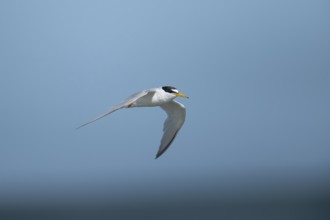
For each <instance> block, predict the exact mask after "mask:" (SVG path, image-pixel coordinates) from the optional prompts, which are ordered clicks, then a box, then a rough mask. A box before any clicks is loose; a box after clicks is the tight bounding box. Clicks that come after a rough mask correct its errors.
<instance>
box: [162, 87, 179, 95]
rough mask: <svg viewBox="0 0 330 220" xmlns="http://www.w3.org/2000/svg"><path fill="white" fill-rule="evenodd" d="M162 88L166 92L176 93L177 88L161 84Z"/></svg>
mask: <svg viewBox="0 0 330 220" xmlns="http://www.w3.org/2000/svg"><path fill="white" fill-rule="evenodd" d="M162 89H163V90H164V91H165V92H168V93H178V90H177V89H176V88H175V87H173V86H163V87H162Z"/></svg>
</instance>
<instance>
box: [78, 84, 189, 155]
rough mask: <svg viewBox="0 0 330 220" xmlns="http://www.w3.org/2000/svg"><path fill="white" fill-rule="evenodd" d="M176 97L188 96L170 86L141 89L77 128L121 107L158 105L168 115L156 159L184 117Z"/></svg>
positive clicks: (184, 112) (181, 106) (171, 139)
mask: <svg viewBox="0 0 330 220" xmlns="http://www.w3.org/2000/svg"><path fill="white" fill-rule="evenodd" d="M176 97H183V98H188V96H186V95H184V94H183V93H180V92H179V91H178V90H177V89H176V88H175V87H172V86H163V87H159V88H152V89H147V90H143V91H141V92H137V93H135V94H133V95H131V96H130V97H128V98H127V99H126V100H125V101H123V102H121V103H119V104H118V105H115V106H113V107H112V108H111V109H110V110H109V111H107V112H105V113H104V114H102V115H100V116H99V117H97V118H95V119H94V120H92V121H90V122H87V123H85V124H83V125H81V126H79V127H78V128H81V127H83V126H86V125H88V124H90V123H92V122H94V121H96V120H99V119H101V118H103V117H105V116H107V115H109V114H111V113H112V112H114V111H117V110H119V109H122V108H133V107H155V106H159V107H161V108H162V109H163V110H164V111H165V112H166V113H167V115H168V117H167V119H166V120H165V122H164V128H163V132H164V134H163V137H162V139H161V141H160V146H159V149H158V152H157V155H156V159H157V158H158V157H159V156H161V155H162V154H163V153H164V152H165V151H166V150H167V149H168V148H169V146H170V145H171V144H172V142H173V140H174V138H175V137H176V135H177V134H178V132H179V130H180V128H181V127H182V125H183V123H184V121H185V118H186V108H185V107H184V105H183V104H181V103H179V102H177V101H175V100H174V99H175V98H176ZM78 128H77V129H78Z"/></svg>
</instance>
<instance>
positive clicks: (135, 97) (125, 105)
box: [77, 90, 150, 129]
mask: <svg viewBox="0 0 330 220" xmlns="http://www.w3.org/2000/svg"><path fill="white" fill-rule="evenodd" d="M149 92H150V90H143V91H141V92H137V93H134V94H133V95H131V96H130V97H128V98H127V99H125V101H123V102H121V103H119V104H118V105H115V106H113V107H112V108H110V110H108V111H107V112H105V113H103V114H102V115H100V116H98V117H97V118H95V119H93V120H92V121H89V122H87V123H85V124H82V125H80V126H79V127H77V129H79V128H81V127H84V126H86V125H88V124H90V123H93V122H94V121H97V120H99V119H101V118H103V117H105V116H107V115H109V114H111V113H112V112H114V111H117V110H119V109H121V108H128V107H130V105H131V104H132V103H134V102H135V101H136V100H138V99H139V98H141V97H143V96H145V95H147V94H148V93H149Z"/></svg>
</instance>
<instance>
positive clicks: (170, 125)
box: [156, 100, 186, 159]
mask: <svg viewBox="0 0 330 220" xmlns="http://www.w3.org/2000/svg"><path fill="white" fill-rule="evenodd" d="M160 107H161V108H162V109H164V111H165V112H166V113H167V115H168V117H167V119H166V120H165V123H164V128H163V131H164V134H163V137H162V140H161V142H160V146H159V149H158V152H157V155H156V159H157V158H158V157H159V156H160V155H162V154H163V153H164V152H165V151H166V150H167V149H168V148H169V146H170V145H171V144H172V142H173V140H174V138H175V136H176V135H177V134H178V132H179V130H180V128H181V127H182V125H183V123H184V120H185V118H186V108H185V107H184V105H182V104H181V103H179V102H177V101H175V100H173V101H170V102H168V103H166V104H164V105H161V106H160Z"/></svg>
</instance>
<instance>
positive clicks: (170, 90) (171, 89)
mask: <svg viewBox="0 0 330 220" xmlns="http://www.w3.org/2000/svg"><path fill="white" fill-rule="evenodd" d="M162 89H163V90H164V91H165V92H167V93H169V94H172V95H173V96H175V97H182V98H186V99H188V98H189V97H188V96H186V95H185V94H183V93H181V92H179V90H177V89H176V88H175V87H173V86H163V87H162Z"/></svg>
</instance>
